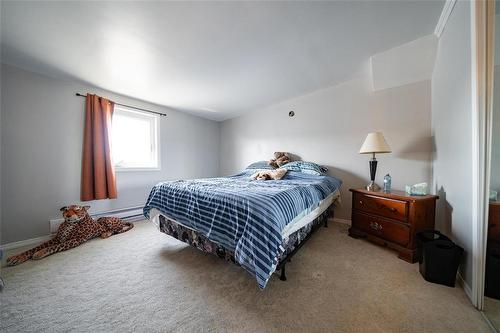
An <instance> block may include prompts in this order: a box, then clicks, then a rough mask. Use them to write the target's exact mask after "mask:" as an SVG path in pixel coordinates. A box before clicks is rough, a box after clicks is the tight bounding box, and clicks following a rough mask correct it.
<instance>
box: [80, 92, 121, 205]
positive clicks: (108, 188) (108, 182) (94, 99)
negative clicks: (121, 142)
mask: <svg viewBox="0 0 500 333" xmlns="http://www.w3.org/2000/svg"><path fill="white" fill-rule="evenodd" d="M114 106H115V104H114V103H113V102H112V101H109V100H107V99H105V98H102V97H99V96H97V95H91V94H87V97H86V100H85V130H84V134H83V158H82V185H81V193H80V199H81V200H82V201H88V200H98V199H115V198H116V197H117V193H116V179H115V168H114V166H113V163H112V162H111V118H112V116H113V110H114Z"/></svg>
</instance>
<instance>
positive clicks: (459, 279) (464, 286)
mask: <svg viewBox="0 0 500 333" xmlns="http://www.w3.org/2000/svg"><path fill="white" fill-rule="evenodd" d="M457 282H458V284H459V285H460V286H461V287H462V289H463V290H464V291H465V294H466V295H467V297H469V299H470V301H471V302H472V288H471V287H470V286H469V285H468V284H467V282H465V280H464V278H463V277H462V274H460V272H458V274H457Z"/></svg>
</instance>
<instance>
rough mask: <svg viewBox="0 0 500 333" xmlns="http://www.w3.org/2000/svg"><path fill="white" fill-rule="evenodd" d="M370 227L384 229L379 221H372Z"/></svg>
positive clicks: (377, 229)
mask: <svg viewBox="0 0 500 333" xmlns="http://www.w3.org/2000/svg"><path fill="white" fill-rule="evenodd" d="M370 228H372V229H373V230H376V231H380V230H382V225H380V224H378V223H377V222H370Z"/></svg>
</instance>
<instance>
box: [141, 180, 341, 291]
mask: <svg viewBox="0 0 500 333" xmlns="http://www.w3.org/2000/svg"><path fill="white" fill-rule="evenodd" d="M254 172H255V170H245V171H243V172H242V173H240V174H237V175H234V176H230V177H220V178H207V179H195V180H178V181H168V182H161V183H159V184H157V185H155V186H154V187H153V188H152V189H151V193H150V195H149V197H148V200H147V202H146V205H145V206H144V215H145V216H146V217H147V218H148V219H150V220H151V221H152V222H153V223H155V224H156V226H157V227H158V228H159V230H160V231H162V232H164V233H166V234H168V235H170V236H173V237H175V238H177V239H179V240H181V241H183V242H186V243H188V244H190V245H192V246H194V247H196V248H198V249H200V250H202V251H204V252H208V253H213V254H215V255H217V256H219V257H221V258H224V259H226V260H228V261H231V262H233V263H235V264H238V265H240V266H242V267H243V268H244V269H245V270H246V271H248V272H249V273H250V274H252V275H253V276H255V278H256V280H257V283H258V286H259V287H260V288H261V289H264V288H265V286H266V284H267V282H268V280H269V278H270V277H271V275H272V274H273V272H275V271H276V270H280V271H281V278H282V279H283V280H284V279H286V276H285V265H286V263H287V262H288V261H289V260H290V258H291V256H293V254H295V253H296V251H297V250H298V249H299V248H300V247H301V246H302V245H303V244H304V242H305V241H306V240H307V239H309V237H310V236H311V235H312V233H313V232H314V231H315V230H317V229H318V228H319V227H320V226H321V225H325V226H327V219H328V215H329V214H333V206H334V204H335V203H336V202H338V200H339V195H340V192H339V189H340V186H341V184H342V182H341V181H340V180H338V179H336V178H334V177H330V176H327V175H313V174H307V173H304V172H299V171H293V170H289V171H288V172H287V174H286V175H285V176H284V177H283V178H282V179H281V180H266V181H262V180H252V179H251V175H252V174H253V173H254Z"/></svg>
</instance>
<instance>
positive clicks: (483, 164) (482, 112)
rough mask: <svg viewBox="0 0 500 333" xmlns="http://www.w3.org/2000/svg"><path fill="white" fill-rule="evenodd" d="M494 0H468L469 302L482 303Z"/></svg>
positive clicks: (487, 201)
mask: <svg viewBox="0 0 500 333" xmlns="http://www.w3.org/2000/svg"><path fill="white" fill-rule="evenodd" d="M494 34H495V0H475V1H471V43H472V45H471V46H472V48H471V51H472V54H471V89H472V95H471V96H472V149H473V156H472V163H473V165H472V173H473V174H472V176H473V177H472V187H473V188H472V197H473V202H472V218H473V221H472V238H473V239H472V256H473V258H472V288H471V289H472V295H471V296H472V303H473V304H474V306H475V307H476V308H477V309H479V310H482V309H483V306H484V278H485V266H486V241H487V231H488V207H489V189H490V186H489V184H490V161H491V131H492V121H491V119H492V115H493V74H494V38H495V36H494Z"/></svg>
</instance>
